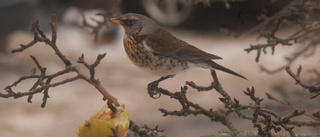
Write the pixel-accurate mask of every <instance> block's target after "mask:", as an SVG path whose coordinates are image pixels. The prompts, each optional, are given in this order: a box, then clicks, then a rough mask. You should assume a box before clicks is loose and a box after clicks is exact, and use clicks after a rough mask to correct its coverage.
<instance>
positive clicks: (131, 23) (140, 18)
mask: <svg viewBox="0 0 320 137" xmlns="http://www.w3.org/2000/svg"><path fill="white" fill-rule="evenodd" d="M111 21H112V22H114V23H117V24H120V25H121V26H122V27H123V28H124V30H125V33H126V34H127V35H139V36H143V35H148V34H151V33H153V32H155V31H156V30H158V29H159V28H161V27H160V26H159V25H158V24H157V23H156V22H155V21H153V20H152V19H150V18H148V17H146V16H144V15H141V14H136V13H127V14H124V15H121V16H119V17H115V18H111Z"/></svg>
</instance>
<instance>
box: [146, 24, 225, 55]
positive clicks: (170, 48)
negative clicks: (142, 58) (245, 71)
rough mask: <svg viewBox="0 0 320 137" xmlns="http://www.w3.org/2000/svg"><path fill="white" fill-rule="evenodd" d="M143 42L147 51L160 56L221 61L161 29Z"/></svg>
mask: <svg viewBox="0 0 320 137" xmlns="http://www.w3.org/2000/svg"><path fill="white" fill-rule="evenodd" d="M144 40H145V42H146V43H145V45H146V46H147V49H149V50H150V51H151V52H153V53H155V54H158V55H161V56H167V57H171V58H179V59H182V60H187V61H193V60H211V59H222V58H221V57H219V56H216V55H213V54H210V53H207V52H204V51H202V50H200V49H198V48H197V47H195V46H192V45H190V44H188V43H186V42H184V41H182V40H180V39H178V38H176V37H175V36H173V35H172V34H170V33H169V32H168V31H166V30H164V29H163V28H160V29H158V30H157V31H155V32H154V33H152V34H149V35H147V36H146V37H145V39H144Z"/></svg>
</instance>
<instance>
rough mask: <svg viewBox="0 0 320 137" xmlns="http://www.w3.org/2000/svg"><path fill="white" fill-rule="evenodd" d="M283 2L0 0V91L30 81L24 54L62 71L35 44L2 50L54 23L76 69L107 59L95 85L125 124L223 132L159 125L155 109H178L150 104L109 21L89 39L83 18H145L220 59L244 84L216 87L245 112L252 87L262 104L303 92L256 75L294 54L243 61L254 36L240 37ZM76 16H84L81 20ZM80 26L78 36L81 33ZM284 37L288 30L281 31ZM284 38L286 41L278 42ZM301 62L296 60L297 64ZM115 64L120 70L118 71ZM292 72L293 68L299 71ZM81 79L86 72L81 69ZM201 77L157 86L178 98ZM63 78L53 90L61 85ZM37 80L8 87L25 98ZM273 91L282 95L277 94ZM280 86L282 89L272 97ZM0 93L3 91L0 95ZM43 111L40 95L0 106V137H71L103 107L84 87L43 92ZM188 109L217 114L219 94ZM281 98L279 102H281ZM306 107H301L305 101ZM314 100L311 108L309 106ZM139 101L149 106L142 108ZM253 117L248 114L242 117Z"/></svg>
mask: <svg viewBox="0 0 320 137" xmlns="http://www.w3.org/2000/svg"><path fill="white" fill-rule="evenodd" d="M289 2H290V0H276V1H273V0H259V1H257V0H236V1H232V2H226V1H222V0H221V1H219V0H212V1H210V0H203V1H200V0H199V1H197V0H194V1H191V0H33V1H30V0H2V1H0V18H1V20H0V70H1V71H0V87H1V89H3V88H4V87H6V86H7V85H9V84H12V83H13V82H15V81H16V80H17V79H19V77H21V76H24V75H28V74H30V71H31V70H32V69H33V68H34V67H35V65H34V63H33V62H32V60H31V59H30V58H29V55H33V56H35V57H36V58H37V59H38V60H39V62H40V63H41V65H42V66H44V67H46V68H47V72H48V73H54V72H57V71H59V70H62V69H64V64H63V63H62V62H61V61H60V60H59V58H58V57H56V56H55V54H54V52H53V50H52V49H50V48H49V47H48V46H46V45H44V44H40V43H39V44H36V45H35V46H33V47H32V48H30V49H27V50H26V51H24V52H22V53H15V54H11V53H10V50H12V49H15V48H18V47H19V44H27V43H29V42H30V41H31V40H32V39H33V33H32V32H31V31H30V28H31V22H32V21H35V20H39V24H40V26H41V29H42V30H43V31H44V32H45V33H46V34H47V36H48V37H51V36H50V35H51V32H50V30H51V29H50V25H49V23H50V22H51V15H52V14H56V15H57V17H58V25H57V26H58V29H57V31H58V39H57V45H58V47H59V48H60V50H61V51H62V53H63V54H64V55H66V56H67V58H69V59H70V60H72V61H73V62H74V64H75V63H76V60H77V58H78V57H79V56H80V55H81V54H82V53H84V55H85V59H86V60H87V61H88V62H93V61H95V58H96V56H97V55H98V54H100V53H105V52H106V53H107V56H106V58H105V59H104V60H103V61H102V63H101V64H100V65H99V67H98V68H97V70H96V77H97V78H98V79H99V80H100V81H101V82H102V84H103V85H104V87H106V89H107V90H108V91H109V92H111V93H112V94H113V95H114V96H115V97H117V98H118V100H119V101H120V102H121V103H123V104H125V105H126V107H127V109H128V111H129V114H130V117H131V119H132V120H134V121H136V123H137V124H140V125H143V124H147V125H148V126H150V127H154V126H156V125H159V128H160V129H165V132H166V134H167V135H168V136H185V137H189V136H190V137H194V136H205V135H212V134H215V133H217V132H219V131H227V130H228V129H227V128H225V127H223V126H222V125H221V124H220V123H215V122H211V121H210V120H209V119H208V118H206V117H204V116H188V117H171V116H167V117H163V116H162V114H161V113H160V112H159V111H158V109H159V108H164V109H168V110H175V109H177V110H180V109H181V108H180V106H179V104H178V102H176V101H175V100H172V99H170V98H167V97H165V96H163V97H161V98H159V99H151V98H150V97H149V95H148V94H147V90H146V86H147V84H148V83H150V82H151V81H153V80H156V79H158V77H157V76H153V75H151V74H148V73H145V72H143V71H141V70H139V69H138V68H136V67H135V66H134V65H133V64H131V62H130V61H129V60H128V59H127V57H126V55H125V52H124V49H123V44H122V38H123V34H124V32H123V30H122V28H120V27H119V26H117V25H115V24H112V23H110V22H108V21H105V22H104V23H105V24H107V25H105V24H104V25H105V26H104V28H102V29H101V31H99V32H98V35H97V36H98V38H97V39H96V40H95V38H94V36H93V35H92V32H91V31H92V28H90V27H88V26H83V20H84V18H85V19H86V21H87V22H88V23H89V24H92V25H98V24H97V22H96V21H101V22H103V21H104V20H103V18H102V16H99V15H97V14H98V13H105V14H106V15H108V16H110V17H113V16H117V15H120V14H123V13H129V12H134V13H140V14H144V15H147V16H149V17H151V18H153V19H154V20H155V21H157V22H158V23H159V24H161V25H162V26H164V27H165V28H167V29H168V30H169V31H170V32H171V33H173V34H174V35H175V36H177V37H178V38H180V39H183V40H185V41H186V42H188V43H190V44H192V45H194V46H197V47H199V48H200V49H203V50H205V51H207V52H209V53H212V54H216V55H218V56H221V57H222V58H223V60H221V61H218V63H219V64H221V65H224V66H226V67H228V68H231V69H232V70H235V71H236V72H239V73H240V74H242V75H244V76H246V77H247V78H248V79H249V81H244V80H242V79H239V78H237V77H234V76H231V75H228V74H225V73H221V72H218V76H219V79H220V80H221V83H222V86H224V88H225V89H226V90H227V91H228V93H229V94H230V95H231V96H232V97H237V99H238V100H240V102H241V103H243V104H249V103H252V102H251V101H250V100H249V99H248V97H246V96H245V95H244V94H243V92H242V91H244V90H245V89H246V88H247V87H252V86H254V87H255V88H256V92H257V96H260V97H261V98H265V93H266V92H268V93H273V94H275V95H277V94H278V92H279V89H281V90H286V91H296V90H300V91H301V90H302V89H301V88H300V87H298V86H296V85H294V81H293V80H292V79H291V78H290V77H288V75H287V73H286V72H285V71H283V72H281V73H277V74H273V75H269V74H266V73H261V70H260V69H259V65H264V66H268V67H269V68H277V67H279V66H282V64H285V63H286V60H285V59H284V56H285V55H286V54H287V53H289V52H292V51H295V48H289V47H277V50H276V54H275V55H273V56H271V55H270V54H266V55H265V56H263V58H262V59H261V61H260V62H259V63H256V62H255V61H254V59H255V57H256V54H255V53H254V54H252V53H251V54H247V52H245V51H244V50H243V49H245V48H248V47H249V45H250V44H256V43H259V42H260V41H259V40H257V35H255V34H249V35H246V36H243V35H242V34H244V33H246V32H247V31H248V30H250V29H252V28H254V27H256V26H257V25H259V24H260V23H261V22H262V21H261V20H260V19H259V17H261V14H264V15H266V16H272V15H273V14H275V13H277V12H278V11H281V10H282V9H283V8H284V7H285V6H286V5H287V4H288V3H289ZM83 15H84V16H83ZM81 26H82V27H81ZM288 31H290V30H288ZM284 34H285V33H284ZM318 58H319V55H315V57H313V58H310V59H309V61H308V60H307V61H303V64H302V63H300V64H302V65H304V67H306V68H308V67H309V68H311V67H313V65H314V63H313V61H314V60H316V59H318ZM299 61H301V60H298V61H297V62H299ZM120 62H121V63H120ZM300 64H299V63H297V65H296V67H298V65H300ZM82 69H83V70H84V71H85V68H82ZM209 74H210V73H209V71H208V70H203V69H194V70H190V71H188V72H185V73H181V74H180V75H177V76H176V77H175V78H173V79H168V80H166V81H164V82H163V83H161V86H162V87H164V88H167V89H169V90H171V91H176V90H179V89H180V86H183V85H184V84H185V81H194V82H195V83H197V84H199V85H209V84H210V83H211V82H212V78H211V76H210V75H209ZM66 77H68V76H64V77H61V78H60V79H57V80H56V81H59V80H63V79H65V78H66ZM33 82H35V81H32V80H30V81H26V82H23V83H21V84H20V85H18V86H17V87H16V89H15V90H16V91H21V92H24V91H27V90H28V89H30V87H31V86H32V84H33ZM280 85H281V86H280ZM279 87H281V88H279ZM0 92H4V91H1V90H0ZM49 95H50V98H49V99H48V103H47V106H46V107H45V108H41V107H40V104H41V102H42V94H39V95H35V96H34V99H33V103H32V104H29V103H27V101H26V100H27V98H26V97H24V98H20V99H13V98H9V99H4V98H0V115H1V117H0V123H1V125H0V136H1V137H17V136H30V137H31V136H32V137H43V136H48V137H72V136H77V130H78V127H79V126H80V125H82V124H83V123H84V121H85V120H87V119H88V118H89V117H90V115H92V114H93V113H95V112H97V111H98V110H99V109H100V108H101V107H102V106H103V105H104V104H105V102H104V101H102V96H101V95H100V93H99V92H98V91H96V90H95V88H94V87H92V85H89V84H87V83H85V82H84V81H75V82H72V83H68V84H66V85H61V86H58V87H55V88H52V89H51V90H50V92H49ZM188 96H189V100H192V101H194V102H196V103H198V104H200V105H202V106H204V107H206V108H213V109H214V110H215V109H218V108H223V107H224V106H223V103H221V102H220V101H219V99H218V98H219V97H220V95H219V94H218V93H216V92H214V91H210V92H204V93H199V92H197V91H196V90H192V89H189V90H188ZM287 96H289V95H288V94H283V93H282V94H281V97H282V98H285V97H287ZM297 96H298V97H299V98H294V99H291V100H290V101H294V102H300V101H303V100H306V99H308V97H309V96H308V95H307V94H299V95H297ZM308 101H309V100H308ZM313 101H314V102H313ZM317 101H319V100H310V103H307V104H304V105H298V104H297V105H298V106H299V107H300V108H301V109H306V110H308V108H310V109H311V110H313V109H314V108H319V106H317V104H318V103H317ZM146 102H147V103H146ZM264 103H266V104H267V105H268V106H270V107H272V108H273V109H276V110H277V109H278V110H281V111H282V113H281V114H283V115H287V114H289V113H291V112H292V111H291V110H290V109H289V110H288V111H283V108H281V107H278V106H277V104H275V103H273V104H272V102H271V101H268V100H265V102H264ZM251 113H252V112H250V111H248V114H251ZM231 119H232V120H233V122H234V124H235V126H236V128H238V129H239V130H246V131H256V129H254V128H253V125H252V124H251V122H250V121H246V120H241V119H238V118H237V117H236V116H231ZM294 131H296V132H297V133H302V134H304V133H311V134H320V132H319V131H318V130H317V129H312V128H296V129H295V130H294Z"/></svg>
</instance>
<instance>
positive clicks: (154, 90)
mask: <svg viewBox="0 0 320 137" xmlns="http://www.w3.org/2000/svg"><path fill="white" fill-rule="evenodd" d="M174 76H175V75H168V76H165V77H161V78H160V79H158V80H156V81H153V82H151V83H149V84H148V88H147V90H148V94H149V96H150V97H152V98H154V99H157V98H160V96H161V93H160V92H158V91H159V88H158V85H159V83H160V82H161V81H164V80H166V79H168V78H173V77H174ZM155 95H158V96H156V97H155Z"/></svg>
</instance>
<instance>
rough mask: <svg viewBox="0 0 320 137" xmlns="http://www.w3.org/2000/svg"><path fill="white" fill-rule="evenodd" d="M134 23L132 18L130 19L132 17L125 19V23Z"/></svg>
mask: <svg viewBox="0 0 320 137" xmlns="http://www.w3.org/2000/svg"><path fill="white" fill-rule="evenodd" d="M133 23H134V20H132V19H127V20H126V24H127V25H132V24H133Z"/></svg>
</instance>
